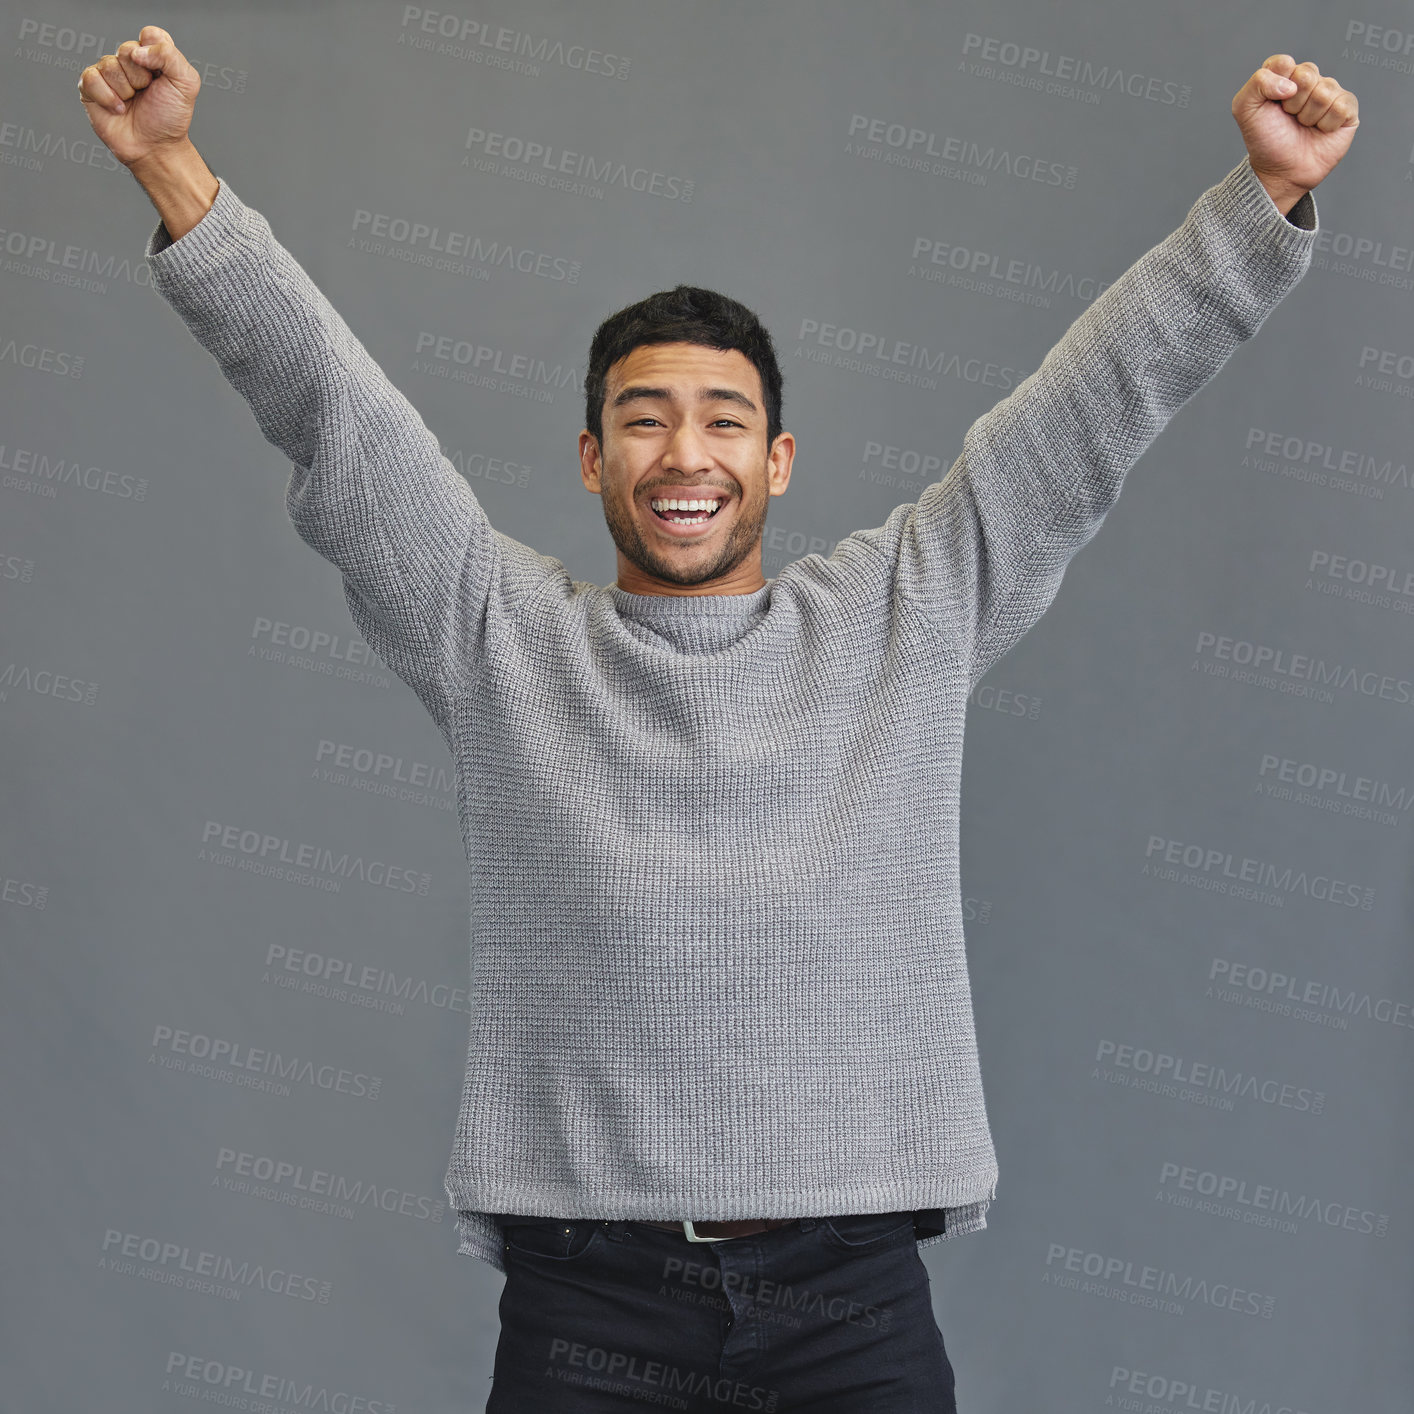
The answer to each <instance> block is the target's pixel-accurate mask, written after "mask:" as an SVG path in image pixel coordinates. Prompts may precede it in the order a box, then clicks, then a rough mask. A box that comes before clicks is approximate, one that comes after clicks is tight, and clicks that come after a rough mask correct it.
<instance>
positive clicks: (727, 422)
mask: <svg viewBox="0 0 1414 1414" xmlns="http://www.w3.org/2000/svg"><path fill="white" fill-rule="evenodd" d="M712 426H713V427H740V426H741V423H739V422H737V421H735V420H734V419H732V418H730V417H719V418H717V420H716V421H715V422H713V424H712Z"/></svg>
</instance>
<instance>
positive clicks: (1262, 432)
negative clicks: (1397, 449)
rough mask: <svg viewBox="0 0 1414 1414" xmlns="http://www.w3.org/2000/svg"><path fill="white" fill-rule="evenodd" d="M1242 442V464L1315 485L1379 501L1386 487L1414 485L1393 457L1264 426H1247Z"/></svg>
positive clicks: (1404, 488) (1404, 466)
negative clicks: (1245, 447) (1245, 440)
mask: <svg viewBox="0 0 1414 1414" xmlns="http://www.w3.org/2000/svg"><path fill="white" fill-rule="evenodd" d="M1246 445H1247V453H1248V454H1247V455H1246V456H1244V457H1243V458H1242V465H1243V466H1250V467H1252V468H1254V469H1255V470H1257V471H1265V472H1270V473H1273V474H1275V475H1278V476H1284V477H1289V478H1291V479H1292V480H1296V481H1304V482H1308V483H1310V484H1312V485H1315V486H1329V487H1330V488H1331V489H1332V490H1333V491H1345V492H1349V493H1352V494H1355V495H1361V496H1369V497H1370V498H1372V499H1374V500H1377V501H1382V500H1384V494H1385V487H1386V486H1393V487H1395V488H1397V489H1398V490H1401V491H1408V490H1410V489H1411V486H1414V483H1411V481H1410V477H1409V464H1408V463H1407V462H1401V461H1396V460H1395V459H1394V458H1393V457H1379V456H1372V455H1371V454H1370V453H1368V452H1361V451H1355V450H1353V449H1351V448H1346V447H1339V448H1338V447H1335V446H1332V445H1331V444H1330V443H1328V442H1320V441H1316V440H1314V439H1313V438H1310V437H1305V438H1302V437H1297V436H1293V435H1291V434H1290V433H1288V432H1282V431H1273V430H1272V429H1270V428H1265V427H1249V428H1248V429H1247V443H1246ZM1254 448H1257V449H1259V450H1258V451H1254V450H1253V449H1254ZM1327 473H1330V474H1329V475H1327Z"/></svg>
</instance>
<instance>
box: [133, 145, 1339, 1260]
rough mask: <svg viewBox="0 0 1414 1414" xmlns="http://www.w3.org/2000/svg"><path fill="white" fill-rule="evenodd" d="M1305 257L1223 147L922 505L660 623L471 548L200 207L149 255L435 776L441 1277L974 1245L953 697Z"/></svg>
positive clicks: (401, 424)
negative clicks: (641, 1224) (440, 825)
mask: <svg viewBox="0 0 1414 1414" xmlns="http://www.w3.org/2000/svg"><path fill="white" fill-rule="evenodd" d="M1316 232H1317V225H1316V208H1315V203H1314V201H1313V200H1312V199H1311V197H1310V196H1307V197H1304V198H1303V199H1302V201H1301V202H1300V203H1299V204H1298V205H1297V206H1296V207H1294V208H1293V209H1292V211H1291V213H1290V215H1289V216H1288V217H1286V218H1283V216H1282V214H1281V212H1280V211H1279V210H1278V209H1277V208H1276V206H1275V205H1274V204H1273V202H1272V201H1271V199H1270V197H1268V195H1267V193H1266V191H1265V190H1264V189H1263V187H1262V186H1261V184H1260V183H1259V182H1258V180H1257V178H1256V175H1255V174H1254V173H1253V171H1252V169H1251V166H1250V164H1249V162H1248V160H1247V159H1246V158H1245V157H1244V158H1243V160H1242V162H1241V163H1240V164H1239V165H1238V166H1237V167H1235V168H1234V169H1233V170H1232V171H1231V172H1230V173H1229V174H1228V176H1227V177H1226V178H1224V179H1223V180H1222V181H1221V182H1219V183H1218V184H1217V185H1215V186H1213V187H1211V188H1209V190H1207V191H1206V192H1204V193H1203V195H1202V196H1201V197H1199V199H1198V200H1197V202H1196V203H1195V204H1194V205H1193V207H1192V209H1191V210H1190V211H1189V213H1188V216H1187V218H1186V219H1185V220H1184V222H1183V224H1182V225H1181V226H1180V227H1179V229H1178V230H1176V231H1175V232H1174V233H1173V234H1172V235H1170V236H1169V237H1168V238H1167V239H1166V240H1164V241H1163V242H1162V243H1160V244H1159V245H1157V246H1155V247H1154V248H1153V249H1152V250H1150V251H1149V252H1148V253H1147V254H1146V255H1144V256H1143V257H1141V258H1140V259H1139V260H1138V261H1137V262H1136V263H1135V264H1134V265H1133V266H1132V267H1131V268H1130V269H1129V270H1128V271H1127V272H1126V273H1125V274H1124V275H1123V276H1122V277H1121V278H1120V279H1118V280H1117V281H1116V282H1115V283H1114V285H1112V286H1111V287H1110V288H1109V289H1108V290H1106V291H1105V292H1104V293H1103V294H1102V295H1101V296H1100V297H1099V298H1098V299H1096V300H1095V301H1094V303H1093V304H1091V305H1090V306H1089V307H1088V308H1087V309H1086V310H1085V312H1084V313H1083V314H1081V315H1080V316H1079V317H1078V318H1077V319H1076V320H1075V322H1074V323H1073V324H1072V325H1071V327H1070V329H1069V330H1068V331H1067V332H1066V334H1065V335H1064V337H1063V338H1062V339H1061V340H1060V341H1059V343H1058V344H1057V345H1056V346H1055V348H1053V349H1052V350H1051V351H1050V353H1049V354H1048V355H1047V356H1046V358H1045V359H1044V361H1043V362H1042V364H1041V366H1040V367H1039V368H1038V369H1037V370H1036V371H1035V372H1034V373H1033V374H1031V375H1030V376H1029V377H1027V378H1026V379H1025V380H1024V381H1023V382H1022V383H1020V384H1019V385H1018V386H1017V387H1016V388H1015V389H1014V390H1013V391H1012V392H1011V394H1010V395H1009V396H1007V397H1005V398H1003V399H1002V401H1001V402H1000V403H998V404H997V405H996V406H995V407H994V408H993V409H992V410H991V411H990V412H988V413H986V414H985V415H984V416H982V417H980V418H979V419H978V420H977V421H976V422H975V423H974V424H973V425H972V426H971V428H969V429H968V431H967V433H966V434H965V436H964V437H963V445H962V452H961V455H959V456H958V458H957V460H956V461H955V462H954V463H953V464H952V466H951V467H950V468H949V470H948V472H947V474H946V475H945V476H944V477H942V479H941V480H939V481H937V482H935V483H933V484H932V485H930V486H929V487H928V488H927V490H925V491H924V492H923V494H922V495H921V496H920V497H919V498H918V500H917V501H916V502H911V503H908V504H904V505H900V506H897V507H895V509H894V510H893V511H892V512H891V513H890V514H889V516H888V518H887V520H885V521H884V523H883V524H882V525H880V526H877V527H876V528H874V529H872V530H858V531H855V532H854V533H853V534H851V535H848V536H846V537H845V538H844V539H843V540H841V541H840V542H839V544H838V545H837V546H836V547H835V548H834V550H833V552H832V553H831V554H830V555H828V556H824V555H819V554H812V555H807V556H806V557H805V558H803V559H801V560H798V561H796V562H794V563H792V564H790V565H788V566H786V568H784V569H783V570H782V571H781V573H780V575H779V576H778V577H777V578H776V579H774V580H771V581H768V582H767V584H766V585H765V586H764V587H763V588H762V589H759V590H757V591H756V592H755V593H753V594H742V595H716V596H713V595H706V596H685V595H636V594H629V593H625V592H624V591H623V590H621V589H619V588H618V587H617V586H610V587H608V588H603V587H600V586H598V585H594V584H589V583H585V582H581V581H578V580H572V579H571V578H570V577H569V576H568V574H567V573H566V572H565V567H564V565H563V563H562V562H561V561H559V560H556V559H553V558H551V557H549V556H545V555H541V554H538V553H537V552H536V551H535V550H533V549H531V548H530V547H528V546H526V545H523V544H521V543H520V542H518V541H516V540H513V539H511V538H510V537H509V536H506V535H503V534H501V533H500V532H498V531H495V530H493V529H492V527H491V525H490V524H489V522H488V521H487V519H486V516H485V514H484V513H483V511H482V508H481V506H480V504H479V503H478V501H477V499H476V497H475V495H474V494H473V492H472V490H471V488H470V486H469V485H468V484H467V482H466V481H465V480H464V479H463V478H462V477H461V476H460V475H459V474H458V473H457V471H456V470H455V469H454V468H453V467H452V465H451V464H450V463H449V462H448V461H447V460H446V459H445V458H444V457H443V456H442V454H441V452H440V449H439V445H438V441H437V438H436V437H435V436H434V435H433V434H432V433H431V432H430V431H428V429H427V428H426V427H425V426H424V425H423V423H422V420H421V419H420V417H419V416H418V414H417V412H416V411H415V410H414V408H413V407H412V406H411V405H410V404H409V402H408V401H407V399H406V398H405V397H404V396H403V395H402V394H401V393H400V392H399V391H398V390H397V389H396V388H395V387H394V386H393V385H392V384H391V383H390V382H389V380H388V379H387V378H386V377H385V376H384V374H383V373H382V372H381V370H380V369H379V368H378V366H377V365H376V364H375V363H374V362H373V360H372V358H371V357H370V356H369V354H368V353H367V351H366V350H365V349H364V348H363V346H362V345H361V344H360V343H359V342H358V340H357V339H356V338H355V337H354V335H353V334H352V333H351V332H350V330H349V328H348V326H347V325H346V324H345V323H344V321H343V320H342V319H341V318H340V316H339V315H338V314H337V313H336V312H335V310H334V309H333V308H332V307H331V305H330V304H329V303H328V301H327V300H326V299H325V298H324V296H323V295H322V294H321V293H320V291H319V290H318V289H317V288H316V286H315V285H314V284H313V283H312V281H311V280H310V279H309V277H308V276H307V275H306V274H305V272H304V271H303V270H302V269H301V267H300V266H299V265H298V264H297V263H296V261H295V260H294V258H293V257H292V256H291V255H290V253H289V252H288V251H287V250H285V248H284V247H283V246H281V245H280V244H279V243H278V242H277V241H276V240H275V239H274V237H273V236H272V234H271V230H270V226H269V224H268V222H267V221H266V220H265V218H264V217H263V216H261V215H260V214H259V213H258V212H256V211H255V210H253V209H251V208H249V207H247V206H246V205H244V204H243V203H242V202H241V201H240V199H239V198H238V197H237V196H236V194H235V192H233V191H232V189H231V188H230V186H229V185H228V184H227V183H226V182H224V181H222V182H221V184H220V190H219V192H218V194H217V196H216V200H215V204H214V205H213V206H212V208H211V210H210V211H209V212H208V214H207V215H206V216H205V217H204V218H203V219H202V220H201V222H200V223H199V224H198V225H197V226H196V227H195V228H193V229H192V230H191V231H190V232H188V233H187V234H186V235H184V236H183V237H182V238H181V239H180V240H179V241H176V242H173V241H172V240H171V238H170V236H169V235H168V233H167V231H166V229H165V227H163V226H161V225H159V226H158V227H157V229H156V230H155V231H154V232H153V234H152V236H151V238H150V239H149V241H148V245H147V249H146V256H147V259H148V261H149V263H150V265H151V269H152V280H153V285H154V287H155V288H156V289H157V291H158V292H159V293H160V294H161V295H162V297H163V298H164V299H165V300H167V301H168V302H169V303H170V304H171V305H172V307H173V308H174V309H175V310H176V311H177V313H178V314H179V315H180V317H181V318H182V320H183V321H184V323H185V324H186V325H187V327H188V329H189V330H190V331H191V333H192V334H193V335H194V336H195V337H196V339H197V340H198V341H199V342H200V343H201V345H202V346H203V347H204V348H205V349H207V350H208V351H209V352H210V353H211V354H212V356H213V357H214V358H215V359H216V361H217V363H218V364H219V365H220V368H221V371H222V372H223V374H224V375H225V377H226V378H227V379H228V380H229V382H230V383H231V384H232V386H233V387H234V388H235V389H236V390H237V392H239V394H240V395H241V396H242V397H243V398H244V399H245V400H246V401H247V402H248V403H249V405H250V407H251V409H252V411H253V412H254V414H255V417H256V419H257V421H258V423H259V425H260V429H261V431H262V433H263V434H264V435H265V437H266V438H267V439H268V440H269V441H270V443H271V444H272V445H274V446H275V447H277V448H279V450H280V451H281V452H282V453H283V454H284V456H285V457H286V458H288V459H289V461H290V462H291V463H293V466H292V470H291V474H290V480H289V485H288V490H287V495H286V503H287V508H288V510H289V514H290V516H291V518H292V520H293V522H294V525H295V528H296V530H297V531H298V533H299V535H300V536H301V538H302V539H303V540H304V541H305V542H306V543H307V544H309V545H310V546H312V547H313V548H314V549H315V550H316V551H318V553H319V554H320V555H322V556H324V557H325V558H326V559H328V560H329V561H331V562H332V563H333V564H334V565H336V566H337V567H338V569H339V570H340V571H341V573H342V575H343V580H344V589H345V596H346V598H347V601H348V605H349V609H350V612H351V613H352V615H353V619H354V622H355V624H356V625H357V627H358V629H359V631H360V632H361V633H362V634H363V636H364V637H365V638H366V639H367V641H368V643H369V645H370V647H371V648H372V649H373V650H374V651H375V652H376V653H377V654H378V656H379V657H380V658H382V660H383V661H384V662H385V663H386V664H387V665H388V666H389V668H391V669H392V670H393V671H394V672H395V673H397V674H398V676H399V677H401V678H402V679H403V680H404V681H405V682H406V683H407V684H408V685H409V686H410V687H411V688H412V690H413V691H414V692H415V693H416V694H417V696H418V698H419V699H420V700H421V701H422V703H423V705H424V706H425V707H426V708H427V710H428V711H429V712H430V713H431V715H432V717H433V719H434V720H435V721H436V723H437V725H438V727H439V728H440V730H441V732H442V734H443V736H444V737H445V739H446V742H447V745H448V747H449V749H450V750H451V753H452V756H453V758H454V760H455V764H456V776H457V807H458V818H459V820H460V826H461V835H462V842H463V844H464V846H465V849H466V857H467V861H468V864H469V867H470V901H471V918H470V943H471V986H470V1010H471V1018H470V1024H469V1038H468V1045H467V1059H466V1077H465V1084H464V1088H463V1091H462V1101H461V1110H460V1115H459V1118H458V1121H457V1126H456V1137H455V1143H454V1146H453V1149H452V1156H451V1162H450V1165H449V1168H448V1170H447V1175H446V1186H447V1194H448V1197H449V1198H450V1200H451V1204H452V1206H453V1208H455V1209H456V1210H457V1211H458V1212H459V1215H460V1217H459V1227H458V1231H459V1236H460V1249H459V1250H460V1251H462V1252H464V1253H467V1254H470V1255H473V1256H476V1257H480V1258H482V1259H483V1260H485V1261H487V1262H489V1263H490V1264H491V1265H492V1266H493V1267H495V1268H497V1269H498V1270H500V1271H504V1269H505V1268H504V1263H503V1260H502V1249H501V1237H500V1233H499V1229H498V1227H497V1224H496V1222H495V1220H494V1218H493V1216H492V1215H493V1214H496V1213H520V1214H540V1215H546V1216H562V1217H588V1218H627V1219H635V1218H640V1219H641V1218H660V1219H671V1220H678V1219H682V1218H692V1219H694V1220H707V1219H724V1218H782V1217H798V1216H822V1215H836V1214H847V1213H868V1212H884V1211H895V1210H943V1213H944V1217H945V1221H946V1233H945V1235H946V1236H956V1235H958V1234H960V1233H965V1232H969V1231H973V1230H975V1229H977V1228H979V1227H982V1226H985V1214H986V1209H987V1205H988V1203H989V1202H990V1201H991V1200H992V1199H993V1198H994V1197H995V1194H996V1181H997V1164H996V1157H995V1154H994V1151H993V1146H992V1139H991V1134H990V1132H989V1129H988V1122H987V1113H986V1108H985V1104H984V1101H983V1092H982V1079H981V1075H980V1072H979V1065H978V1055H977V1043H976V1036H975V1031H974V1024H973V1014H972V999H971V993H970V990H969V985H968V974H967V961H966V956H965V953H964V944H963V923H962V903H961V890H960V882H959V873H958V813H959V800H960V781H961V769H962V742H963V724H964V718H965V716H966V711H967V697H968V692H969V690H970V689H971V688H972V687H973V686H974V685H975V684H976V683H977V681H978V679H979V678H980V677H981V676H982V674H983V673H984V672H986V670H987V669H988V668H989V667H990V666H991V665H992V664H993V663H995V662H996V661H997V659H998V658H1000V657H1001V656H1002V654H1004V653H1005V652H1006V651H1007V650H1008V649H1009V648H1011V647H1012V645H1013V644H1015V643H1016V642H1017V640H1018V639H1019V638H1020V637H1021V636H1022V634H1024V633H1025V632H1026V631H1027V629H1029V628H1030V627H1031V626H1032V625H1033V624H1034V623H1035V622H1036V620H1037V619H1038V618H1039V617H1040V616H1041V614H1042V613H1043V612H1044V611H1045V609H1046V608H1047V606H1048V605H1049V604H1050V603H1051V601H1052V600H1053V598H1054V597H1055V594H1056V592H1057V590H1058V589H1059V587H1060V583H1061V577H1062V575H1063V574H1064V572H1065V568H1066V565H1067V563H1068V562H1069V560H1070V558H1071V557H1072V556H1073V555H1074V554H1075V553H1076V551H1078V550H1079V549H1080V548H1081V547H1082V546H1083V545H1084V544H1085V543H1086V542H1087V541H1088V540H1089V539H1090V538H1091V537H1092V536H1093V535H1094V534H1095V532H1096V530H1098V528H1099V526H1100V524H1101V522H1102V521H1103V519H1104V517H1105V515H1106V513H1107V512H1108V510H1109V508H1110V507H1111V506H1112V505H1113V504H1114V502H1115V498H1116V497H1117V495H1118V494H1119V491H1120V486H1121V483H1122V481H1123V478H1124V476H1125V473H1126V472H1127V470H1128V469H1129V467H1130V466H1131V465H1132V464H1133V462H1134V461H1135V459H1136V458H1137V457H1138V456H1139V455H1140V454H1141V453H1142V452H1143V451H1144V449H1145V448H1146V447H1147V446H1148V445H1149V443H1150V442H1151V441H1152V440H1153V439H1154V438H1155V437H1156V436H1157V435H1158V433H1159V432H1160V431H1161V430H1162V428H1163V427H1164V424H1165V423H1166V422H1167V421H1168V419H1169V418H1170V417H1172V416H1173V415H1174V413H1175V412H1176V411H1177V410H1178V409H1179V408H1180V407H1181V406H1182V405H1183V404H1184V403H1185V402H1186V401H1187V400H1188V399H1189V398H1191V397H1192V396H1193V395H1194V393H1196V392H1197V391H1198V390H1199V389H1200V388H1201V387H1202V386H1203V385H1204V384H1205V383H1206V382H1207V381H1208V379H1210V378H1211V377H1212V376H1213V375H1214V374H1215V373H1216V372H1217V371H1218V370H1219V369H1220V368H1221V367H1222V366H1223V364H1224V363H1225V362H1226V361H1227V359H1228V358H1229V357H1230V355H1231V354H1232V352H1233V350H1234V349H1235V348H1236V347H1237V346H1238V344H1239V343H1240V342H1241V341H1243V340H1244V339H1247V338H1249V337H1250V336H1251V335H1253V334H1254V333H1255V332H1256V331H1257V329H1258V328H1259V327H1260V326H1261V324H1262V322H1263V320H1264V319H1265V318H1266V317H1267V315H1268V314H1269V313H1270V312H1271V310H1272V309H1273V308H1274V307H1275V306H1276V305H1277V303H1278V302H1279V301H1280V300H1281V299H1282V298H1283V296H1284V295H1285V294H1286V293H1287V291H1288V290H1290V289H1291V288H1292V286H1293V285H1295V284H1296V282H1297V281H1298V280H1299V279H1300V278H1301V277H1302V276H1303V275H1304V274H1305V272H1306V269H1307V267H1308V266H1309V264H1310V259H1311V252H1312V247H1313V245H1314V243H1315V237H1316ZM587 510H588V507H586V511H587ZM941 1240H942V1236H941V1235H937V1234H934V1235H931V1236H920V1239H919V1245H920V1246H924V1245H930V1244H931V1243H935V1242H938V1241H941Z"/></svg>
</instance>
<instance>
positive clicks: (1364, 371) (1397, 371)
mask: <svg viewBox="0 0 1414 1414" xmlns="http://www.w3.org/2000/svg"><path fill="white" fill-rule="evenodd" d="M1357 366H1358V367H1359V369H1360V371H1359V372H1358V373H1357V374H1356V375H1355V386H1356V387H1357V388H1370V389H1372V390H1373V391H1374V392H1376V393H1393V394H1394V396H1395V397H1397V398H1414V353H1406V352H1405V351H1404V350H1403V349H1379V348H1376V347H1375V346H1374V345H1373V344H1366V345H1365V346H1364V347H1363V348H1362V349H1361V350H1360V357H1359V361H1358V365H1357Z"/></svg>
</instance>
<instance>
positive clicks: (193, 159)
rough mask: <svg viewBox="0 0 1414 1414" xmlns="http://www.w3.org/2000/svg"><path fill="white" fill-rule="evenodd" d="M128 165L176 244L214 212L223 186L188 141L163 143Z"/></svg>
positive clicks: (184, 139)
mask: <svg viewBox="0 0 1414 1414" xmlns="http://www.w3.org/2000/svg"><path fill="white" fill-rule="evenodd" d="M125 165H126V166H127V169H128V171H130V172H131V173H132V174H133V176H134V177H136V178H137V180H138V182H139V183H140V185H141V186H142V188H143V190H144V191H145V192H146V193H147V195H148V196H149V198H150V199H151V201H152V204H153V205H154V206H155V207H156V208H157V211H158V214H159V215H160V216H161V217H162V224H163V225H164V226H166V228H167V233H168V235H170V236H171V238H172V239H173V240H174V241H177V240H180V239H181V238H182V237H183V236H184V235H186V233H187V232H188V231H189V230H191V229H192V227H193V226H195V225H196V224H197V223H198V222H199V221H200V220H201V218H202V217H203V216H205V215H206V213H207V212H208V211H210V210H211V206H212V203H213V202H214V201H215V200H216V194H217V192H218V191H219V190H220V186H221V184H220V182H218V181H217V179H216V177H215V176H214V175H213V174H212V172H211V169H210V168H209V167H207V165H206V163H205V162H203V161H202V159H201V154H200V153H199V152H198V151H197V150H196V147H195V146H194V145H193V144H192V142H191V140H190V139H189V138H183V139H182V140H181V141H180V142H175V143H163V144H162V145H161V146H159V147H154V148H153V149H152V150H151V151H149V152H146V153H144V154H143V155H142V156H141V157H139V158H137V159H135V160H134V161H132V162H129V163H127V164H125Z"/></svg>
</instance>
